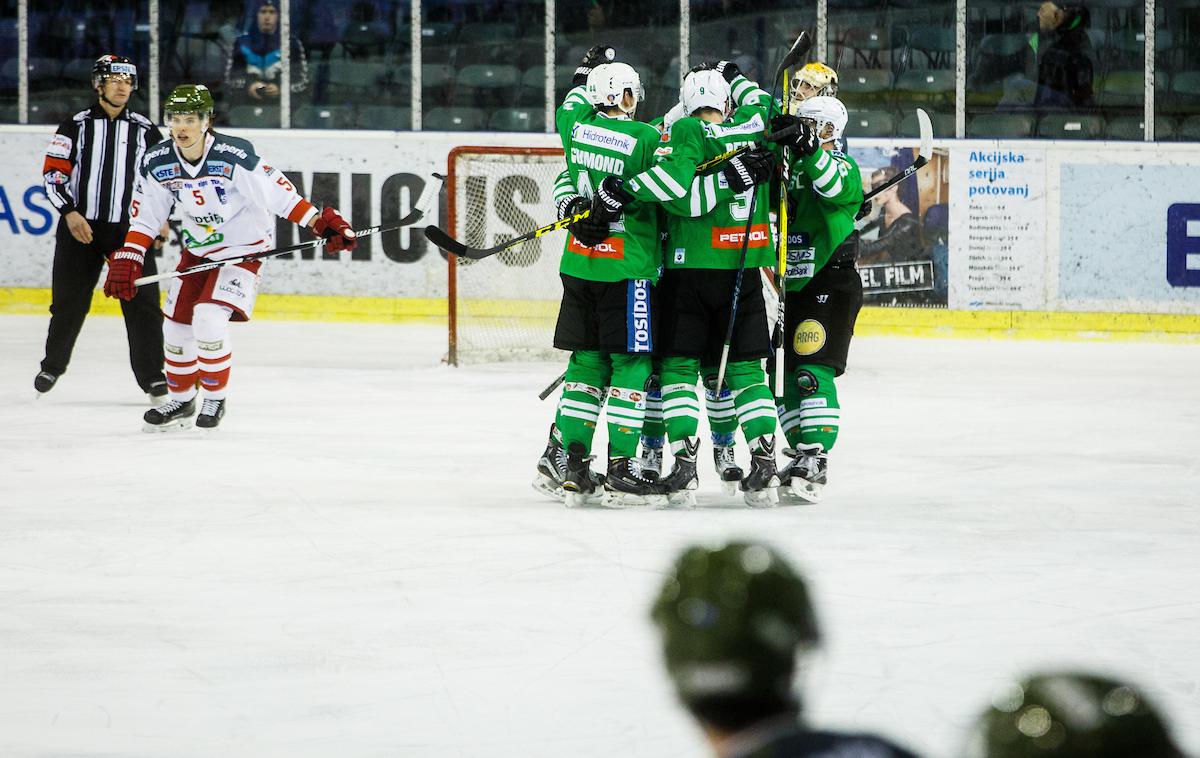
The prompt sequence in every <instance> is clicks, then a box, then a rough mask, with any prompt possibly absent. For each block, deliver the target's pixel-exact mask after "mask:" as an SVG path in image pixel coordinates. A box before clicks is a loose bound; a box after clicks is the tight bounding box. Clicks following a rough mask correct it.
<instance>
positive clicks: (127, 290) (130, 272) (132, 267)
mask: <svg viewBox="0 0 1200 758" xmlns="http://www.w3.org/2000/svg"><path fill="white" fill-rule="evenodd" d="M145 262H146V254H145V253H142V252H139V251H138V250H136V249H134V248H132V247H123V248H121V249H119V250H117V251H116V252H114V253H113V254H112V255H110V256H108V278H106V279H105V280H104V294H105V295H108V296H109V297H119V298H121V299H122V300H132V299H133V296H134V295H136V294H137V287H136V286H135V285H134V283H133V280H134V279H137V278H138V277H139V276H141V275H142V264H144V263H145Z"/></svg>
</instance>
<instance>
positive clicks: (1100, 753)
mask: <svg viewBox="0 0 1200 758" xmlns="http://www.w3.org/2000/svg"><path fill="white" fill-rule="evenodd" d="M968 748H969V749H968V753H969V754H970V755H971V756H974V757H976V758H1129V757H1130V756H1138V758H1182V756H1183V754H1182V753H1181V752H1180V751H1179V748H1178V747H1176V746H1175V744H1174V743H1173V742H1172V740H1171V737H1170V735H1169V733H1168V732H1167V727H1166V724H1165V723H1164V721H1163V719H1162V718H1161V717H1160V716H1159V715H1158V713H1157V711H1155V709H1154V707H1153V706H1152V705H1150V703H1148V702H1147V701H1146V698H1145V696H1144V695H1143V694H1142V693H1141V692H1140V691H1138V690H1137V689H1136V688H1134V687H1133V686H1131V685H1129V684H1126V683H1124V682H1120V681H1117V680H1115V679H1109V678H1105V677H1101V676H1095V675H1092V674H1084V673H1069V672H1068V673H1043V674H1034V675H1032V676H1030V677H1027V678H1026V679H1024V680H1022V681H1020V682H1013V683H1010V684H1008V685H1006V686H1004V687H1003V688H1001V689H1000V690H999V691H997V693H996V694H995V695H994V696H993V698H992V704H991V706H990V707H989V708H988V709H987V710H986V711H985V712H984V713H983V715H981V716H980V717H979V719H978V721H977V722H976V728H975V730H974V731H973V733H972V735H971V744H970V745H969V746H968Z"/></svg>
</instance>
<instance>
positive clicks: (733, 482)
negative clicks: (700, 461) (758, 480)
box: [713, 445, 746, 496]
mask: <svg viewBox="0 0 1200 758" xmlns="http://www.w3.org/2000/svg"><path fill="white" fill-rule="evenodd" d="M713 466H714V467H716V469H717V477H718V478H719V479H720V480H721V491H722V492H724V493H725V494H726V495H729V496H733V495H735V494H737V491H738V484H740V483H741V481H742V477H743V476H745V475H746V474H745V472H744V471H742V467H741V466H739V465H737V459H735V458H734V456H733V445H714V446H713Z"/></svg>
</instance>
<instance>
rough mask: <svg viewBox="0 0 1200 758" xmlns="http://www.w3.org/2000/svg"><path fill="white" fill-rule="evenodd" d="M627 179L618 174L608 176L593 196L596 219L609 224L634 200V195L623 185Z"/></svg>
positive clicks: (593, 212)
mask: <svg viewBox="0 0 1200 758" xmlns="http://www.w3.org/2000/svg"><path fill="white" fill-rule="evenodd" d="M624 183H625V181H624V180H623V179H621V178H620V177H617V176H606V177H604V181H602V182H600V186H599V187H597V188H596V194H595V195H594V196H593V197H592V216H593V217H594V218H595V219H596V221H599V222H602V223H604V224H607V223H608V222H609V221H612V220H613V219H615V218H616V217H617V216H620V215H621V211H623V210H625V206H626V205H628V204H629V203H631V202H633V195H631V194H629V193H628V192H626V191H625V188H624V187H622V186H621V185H622V184H624Z"/></svg>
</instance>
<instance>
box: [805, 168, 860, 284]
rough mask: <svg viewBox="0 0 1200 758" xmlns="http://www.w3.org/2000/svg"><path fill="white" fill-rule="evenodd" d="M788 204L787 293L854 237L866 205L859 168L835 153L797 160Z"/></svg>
mask: <svg viewBox="0 0 1200 758" xmlns="http://www.w3.org/2000/svg"><path fill="white" fill-rule="evenodd" d="M788 200H789V212H788V239H787V278H786V287H787V290H788V291H789V292H795V291H797V290H800V289H803V288H804V286H805V285H806V284H808V283H809V281H811V280H812V278H813V276H814V275H816V273H817V272H818V271H820V270H821V269H822V268H824V267H825V264H826V263H828V262H829V259H830V258H831V257H832V256H833V252H834V251H835V250H836V249H837V248H838V246H839V245H841V244H842V242H844V241H845V240H846V238H847V237H849V236H850V234H851V233H852V232H853V231H854V215H855V214H856V213H857V212H858V209H859V206H861V205H862V200H863V190H862V177H861V176H860V174H859V171H858V164H857V163H855V162H854V159H853V158H851V157H850V156H848V155H846V154H844V153H842V152H839V151H836V150H818V151H817V152H816V153H813V154H812V155H809V156H803V157H795V158H794V159H793V160H792V165H791V178H790V180H789V181H788Z"/></svg>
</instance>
